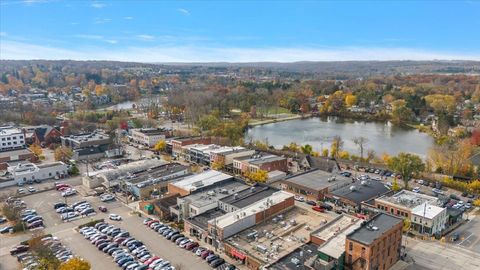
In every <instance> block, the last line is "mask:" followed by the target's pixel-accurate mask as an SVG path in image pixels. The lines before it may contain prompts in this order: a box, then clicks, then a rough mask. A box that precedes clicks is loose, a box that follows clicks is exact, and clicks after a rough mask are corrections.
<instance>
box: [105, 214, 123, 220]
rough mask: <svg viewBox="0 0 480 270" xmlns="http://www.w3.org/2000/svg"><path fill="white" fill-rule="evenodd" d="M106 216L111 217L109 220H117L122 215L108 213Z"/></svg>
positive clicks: (120, 218)
mask: <svg viewBox="0 0 480 270" xmlns="http://www.w3.org/2000/svg"><path fill="white" fill-rule="evenodd" d="M108 218H109V219H111V220H117V221H120V220H122V217H121V216H120V215H117V214H110V215H109V216H108Z"/></svg>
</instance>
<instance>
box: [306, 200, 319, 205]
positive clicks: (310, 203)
mask: <svg viewBox="0 0 480 270" xmlns="http://www.w3.org/2000/svg"><path fill="white" fill-rule="evenodd" d="M306 203H307V204H309V205H313V206H315V205H317V203H316V202H315V201H312V200H308V201H307V202H306Z"/></svg>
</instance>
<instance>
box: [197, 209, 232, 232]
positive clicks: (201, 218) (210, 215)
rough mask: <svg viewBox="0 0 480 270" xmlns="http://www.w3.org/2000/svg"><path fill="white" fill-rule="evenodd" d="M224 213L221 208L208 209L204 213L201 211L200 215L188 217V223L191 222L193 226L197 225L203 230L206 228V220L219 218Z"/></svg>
mask: <svg viewBox="0 0 480 270" xmlns="http://www.w3.org/2000/svg"><path fill="white" fill-rule="evenodd" d="M223 215H225V212H224V211H223V210H220V209H218V208H215V209H212V210H208V211H207V212H205V213H202V214H200V215H197V216H195V217H193V218H190V219H188V220H189V222H190V223H192V224H193V225H195V226H198V227H199V228H202V229H204V230H207V229H208V221H210V220H212V219H215V218H219V217H221V216H223Z"/></svg>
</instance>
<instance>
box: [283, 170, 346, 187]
mask: <svg viewBox="0 0 480 270" xmlns="http://www.w3.org/2000/svg"><path fill="white" fill-rule="evenodd" d="M282 181H284V182H287V183H293V184H296V185H299V186H304V187H307V188H309V189H312V190H322V189H325V188H330V187H337V188H339V187H342V186H346V185H348V183H351V180H350V179H349V178H347V177H344V176H342V175H337V174H333V173H329V172H327V171H322V170H320V169H313V170H310V171H307V172H304V173H300V174H296V175H293V176H291V177H289V178H287V179H285V180H282Z"/></svg>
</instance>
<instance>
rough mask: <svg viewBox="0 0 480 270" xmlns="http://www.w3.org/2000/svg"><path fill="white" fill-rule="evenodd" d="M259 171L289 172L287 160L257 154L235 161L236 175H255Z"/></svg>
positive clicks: (271, 155)
mask: <svg viewBox="0 0 480 270" xmlns="http://www.w3.org/2000/svg"><path fill="white" fill-rule="evenodd" d="M259 170H263V171H267V172H271V171H282V172H287V171H288V166H287V159H286V158H284V157H280V156H277V155H273V154H268V153H256V154H253V155H249V156H243V157H238V158H235V159H233V172H234V173H236V174H246V173H253V172H257V171H259Z"/></svg>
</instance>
